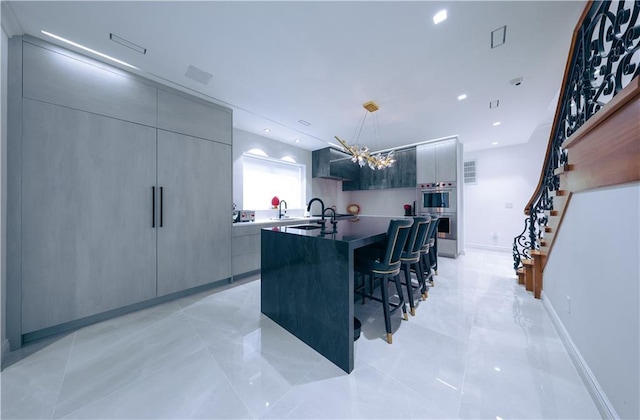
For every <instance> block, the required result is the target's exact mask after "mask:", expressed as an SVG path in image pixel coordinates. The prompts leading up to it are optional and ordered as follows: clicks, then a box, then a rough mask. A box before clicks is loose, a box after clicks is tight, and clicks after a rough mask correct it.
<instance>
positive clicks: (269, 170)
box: [242, 154, 306, 210]
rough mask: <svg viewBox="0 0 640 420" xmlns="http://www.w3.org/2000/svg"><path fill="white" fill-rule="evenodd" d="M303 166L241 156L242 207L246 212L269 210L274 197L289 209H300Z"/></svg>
mask: <svg viewBox="0 0 640 420" xmlns="http://www.w3.org/2000/svg"><path fill="white" fill-rule="evenodd" d="M305 169H306V168H305V165H302V164H298V163H291V162H288V161H282V160H277V159H271V158H267V157H261V156H253V155H249V154H244V155H243V156H242V177H243V180H242V202H243V203H242V206H243V208H245V209H250V210H267V209H270V208H271V199H272V198H273V197H278V198H279V199H280V200H285V201H286V202H287V207H288V208H290V209H301V208H303V207H304V199H305V195H306V191H305V181H306V180H305Z"/></svg>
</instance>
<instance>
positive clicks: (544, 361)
mask: <svg viewBox="0 0 640 420" xmlns="http://www.w3.org/2000/svg"><path fill="white" fill-rule="evenodd" d="M439 263H440V267H439V275H438V276H437V277H436V278H435V281H436V285H435V287H433V288H432V289H431V290H430V293H429V298H428V299H427V300H426V301H424V302H419V305H418V307H417V312H416V316H415V317H411V316H410V318H409V321H401V319H400V318H401V317H400V314H399V313H398V312H396V313H395V314H393V328H394V335H393V344H392V345H389V344H387V343H386V341H385V339H384V321H383V317H382V308H381V307H380V306H379V305H380V304H379V303H377V302H368V303H367V304H366V305H360V304H357V305H356V316H358V318H359V319H360V320H361V321H362V324H363V327H362V335H361V337H360V339H359V340H358V341H357V342H356V343H355V369H354V371H353V372H352V373H351V374H350V375H347V374H345V373H344V372H343V371H342V370H340V369H339V368H337V367H335V366H334V365H333V364H332V363H330V362H329V361H327V360H326V359H324V358H323V357H322V356H320V355H319V354H317V353H316V352H314V351H313V350H312V349H310V348H309V347H307V346H306V345H305V344H304V343H302V342H300V341H299V340H297V339H296V338H295V337H293V336H292V335H290V334H289V333H288V332H286V331H284V330H283V329H282V328H280V327H279V326H278V325H276V324H275V323H273V322H272V321H271V320H269V319H268V318H266V317H264V316H263V315H261V313H260V282H259V279H249V280H248V281H245V282H242V283H236V284H233V285H229V286H228V287H225V288H222V289H218V290H213V291H208V292H205V293H200V294H198V295H193V296H189V297H185V298H183V299H179V300H176V301H172V302H168V303H165V304H162V305H159V306H156V307H153V308H149V309H146V310H142V311H139V312H136V313H131V314H128V315H125V316H122V317H119V318H116V319H111V320H108V321H105V322H101V323H99V324H95V325H91V326H88V327H85V328H83V329H80V330H78V331H75V332H72V333H68V334H64V335H61V336H57V337H52V338H49V339H46V340H43V341H41V342H36V343H33V344H30V345H28V346H25V348H23V349H22V350H21V351H19V352H13V353H11V355H10V356H9V358H8V360H7V361H6V363H5V368H4V370H3V371H2V373H1V374H0V384H1V386H2V389H1V395H2V397H1V400H0V401H1V403H2V407H1V418H2V419H24V418H30V419H52V418H55V419H58V418H64V419H195V418H209V419H216V418H225V419H226V418H229V419H231V418H239V419H256V418H267V419H289V418H314V419H315V418H318V419H319V418H322V419H340V418H350V419H365V418H366V419H370V418H375V419H382V418H391V419H400V418H402V419H412V418H416V419H419V418H474V419H475V418H483V419H511V418H521V419H525V418H527V419H542V418H544V419H550V418H573V419H587V418H600V416H599V413H598V411H597V409H596V407H595V405H594V403H593V401H592V399H591V398H590V396H589V394H588V392H587V390H586V388H585V386H584V385H583V383H582V381H581V379H580V378H579V376H578V373H577V371H576V369H575V367H574V366H573V364H572V363H571V361H570V359H569V356H568V355H567V352H566V350H565V349H564V347H563V345H562V343H561V342H560V339H559V338H558V335H557V334H556V332H555V330H554V328H553V326H552V324H551V321H550V320H549V318H548V316H547V315H546V313H545V311H544V309H543V306H542V303H541V302H540V301H538V300H535V299H534V298H533V297H532V296H531V294H530V293H528V292H526V291H525V290H524V289H523V288H522V287H521V286H518V285H517V284H516V283H517V282H516V280H515V276H514V273H513V270H512V269H511V256H510V254H508V253H502V252H494V251H484V250H474V249H470V250H468V251H467V252H466V254H465V255H463V256H461V257H460V258H458V259H456V260H454V259H447V258H441V259H440V261H439Z"/></svg>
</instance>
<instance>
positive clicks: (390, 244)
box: [382, 219, 413, 270]
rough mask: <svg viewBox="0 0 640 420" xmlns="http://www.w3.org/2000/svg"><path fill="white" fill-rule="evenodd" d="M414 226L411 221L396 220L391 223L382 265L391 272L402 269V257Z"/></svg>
mask: <svg viewBox="0 0 640 420" xmlns="http://www.w3.org/2000/svg"><path fill="white" fill-rule="evenodd" d="M412 224H413V221H412V220H411V219H396V220H391V221H390V222H389V228H388V229H387V249H386V251H385V254H384V259H383V260H382V264H383V265H386V266H388V267H389V270H399V269H400V257H401V256H402V251H403V250H404V245H405V243H406V242H407V237H408V236H409V231H410V230H411V225H412Z"/></svg>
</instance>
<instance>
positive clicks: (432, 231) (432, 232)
mask: <svg viewBox="0 0 640 420" xmlns="http://www.w3.org/2000/svg"><path fill="white" fill-rule="evenodd" d="M439 219H440V217H439V216H438V215H436V214H433V215H431V225H430V226H429V233H427V239H426V240H427V241H428V242H431V239H434V240H435V237H436V234H437V232H438V220H439Z"/></svg>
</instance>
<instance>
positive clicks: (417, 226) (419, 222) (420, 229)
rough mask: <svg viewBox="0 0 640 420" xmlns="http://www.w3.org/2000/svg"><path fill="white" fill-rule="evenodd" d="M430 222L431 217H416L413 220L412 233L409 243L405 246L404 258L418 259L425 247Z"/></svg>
mask: <svg viewBox="0 0 640 420" xmlns="http://www.w3.org/2000/svg"><path fill="white" fill-rule="evenodd" d="M430 221H431V216H416V217H414V218H413V225H412V226H411V232H409V237H408V238H407V243H406V244H405V246H404V251H405V252H404V255H403V258H410V257H418V255H419V254H420V248H422V245H424V241H425V238H426V237H427V233H428V232H427V230H428V229H429V222H430Z"/></svg>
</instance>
